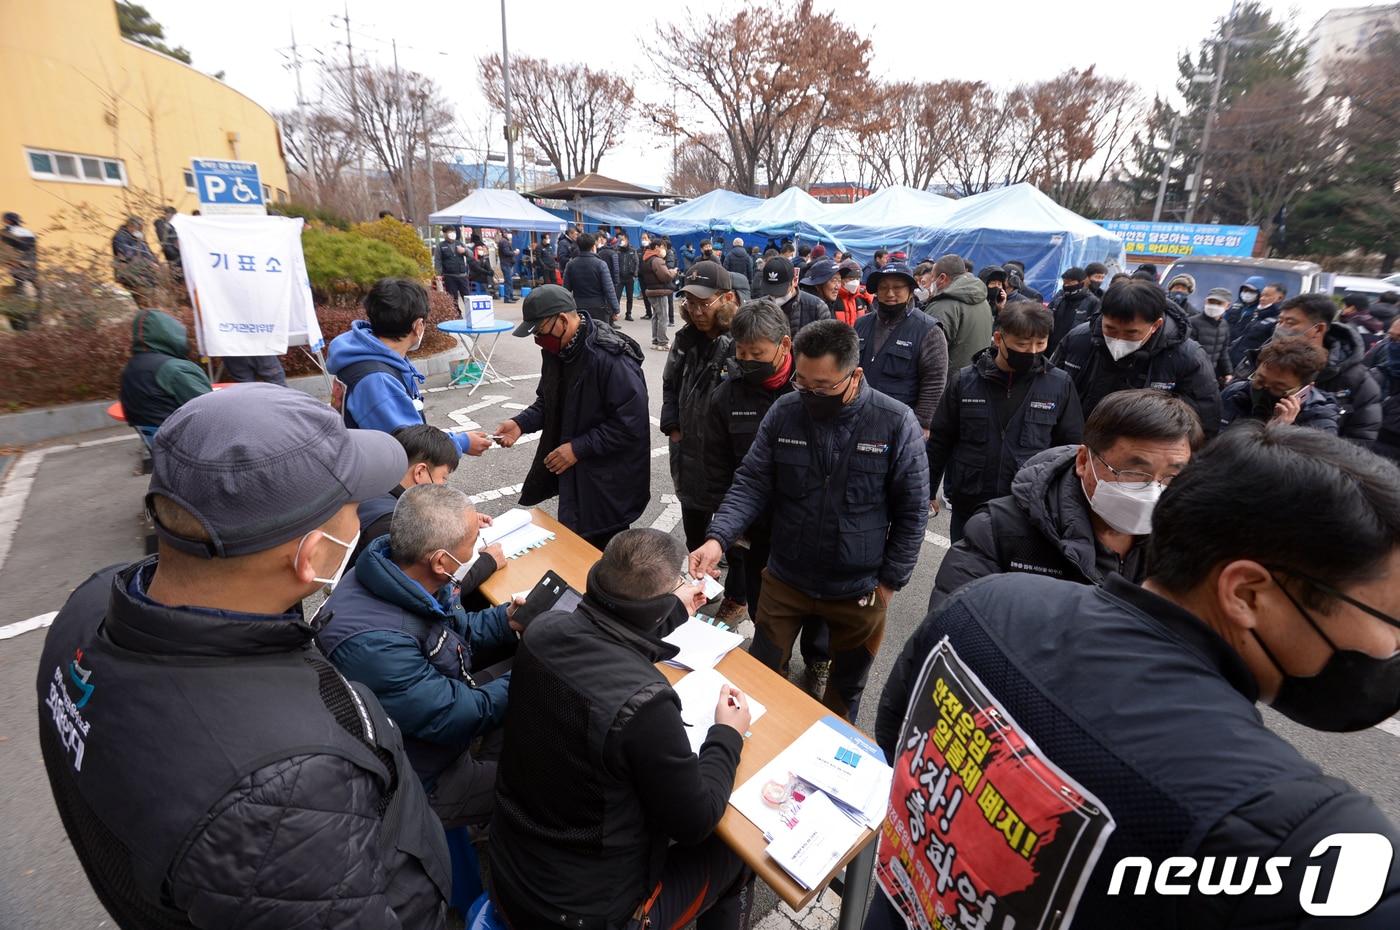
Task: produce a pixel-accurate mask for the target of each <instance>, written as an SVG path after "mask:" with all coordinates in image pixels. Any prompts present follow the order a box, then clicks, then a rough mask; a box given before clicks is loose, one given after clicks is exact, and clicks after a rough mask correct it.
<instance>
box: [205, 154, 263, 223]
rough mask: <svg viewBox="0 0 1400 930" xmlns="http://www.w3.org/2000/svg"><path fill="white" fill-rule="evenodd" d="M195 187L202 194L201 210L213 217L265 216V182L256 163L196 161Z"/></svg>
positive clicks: (216, 159) (213, 159) (219, 160)
mask: <svg viewBox="0 0 1400 930" xmlns="http://www.w3.org/2000/svg"><path fill="white" fill-rule="evenodd" d="M190 165H191V167H192V168H193V169H194V186H195V190H196V191H197V192H198V194H199V209H200V211H201V212H202V213H205V214H207V215H209V216H216V215H218V214H229V213H234V214H238V213H242V214H253V215H257V216H263V215H266V213H267V206H266V205H265V204H264V203H263V195H262V179H261V177H260V176H259V175H258V166H257V163H256V162H251V161H224V160H222V159H218V158H195V159H193V160H191V162H190Z"/></svg>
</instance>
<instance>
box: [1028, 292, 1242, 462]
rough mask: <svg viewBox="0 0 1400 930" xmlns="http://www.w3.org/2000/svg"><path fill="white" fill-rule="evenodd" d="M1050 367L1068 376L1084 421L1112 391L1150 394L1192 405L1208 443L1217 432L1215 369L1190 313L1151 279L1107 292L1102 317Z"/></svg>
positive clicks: (1062, 348) (1084, 326)
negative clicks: (1162, 393)
mask: <svg viewBox="0 0 1400 930" xmlns="http://www.w3.org/2000/svg"><path fill="white" fill-rule="evenodd" d="M1051 362H1052V363H1053V364H1054V365H1055V366H1056V367H1059V368H1063V369H1064V370H1065V371H1067V372H1069V376H1070V378H1072V379H1073V380H1074V386H1075V388H1076V389H1077V390H1078V391H1079V400H1080V402H1081V403H1082V404H1083V405H1084V415H1085V416H1086V417H1087V416H1088V415H1089V414H1091V413H1093V412H1094V408H1095V407H1097V406H1098V405H1099V403H1100V402H1101V401H1102V400H1103V399H1104V398H1105V397H1107V396H1108V395H1110V394H1112V393H1113V392H1115V391H1126V390H1131V389H1135V388H1153V389H1156V390H1160V391H1166V392H1167V393H1169V394H1174V395H1176V396H1177V397H1180V398H1181V399H1183V400H1185V401H1186V402H1187V403H1189V404H1190V405H1191V406H1192V407H1194V408H1195V410H1196V414H1197V416H1199V417H1200V418H1201V423H1202V424H1204V427H1205V431H1206V436H1207V438H1209V437H1210V436H1213V435H1215V434H1216V433H1217V432H1219V428H1220V386H1219V384H1217V382H1216V378H1215V370H1214V369H1213V368H1212V366H1211V363H1210V361H1209V360H1208V359H1207V358H1206V355H1205V352H1203V351H1202V350H1201V346H1200V344H1199V343H1197V342H1196V340H1194V339H1192V338H1191V327H1190V323H1189V322H1188V320H1187V318H1186V311H1184V310H1182V309H1181V308H1180V307H1178V306H1177V305H1176V304H1175V303H1173V302H1171V301H1170V300H1167V297H1166V295H1165V294H1163V293H1162V289H1161V288H1159V287H1157V285H1156V284H1153V283H1152V282H1151V281H1143V280H1135V279H1129V280H1126V281H1120V282H1118V283H1117V284H1115V285H1113V286H1112V287H1110V288H1109V289H1108V291H1107V292H1106V293H1105V294H1104V297H1103V304H1102V307H1101V308H1100V312H1099V315H1098V316H1096V317H1094V318H1093V319H1092V320H1089V321H1087V322H1085V323H1080V324H1079V325H1078V326H1076V327H1075V328H1074V329H1072V330H1070V331H1069V333H1068V334H1066V336H1065V337H1064V339H1063V340H1061V341H1060V344H1059V345H1058V346H1056V347H1055V353H1054V356H1053V357H1052V358H1051Z"/></svg>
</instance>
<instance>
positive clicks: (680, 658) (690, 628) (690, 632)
mask: <svg viewBox="0 0 1400 930" xmlns="http://www.w3.org/2000/svg"><path fill="white" fill-rule="evenodd" d="M743 641H744V637H742V636H740V635H739V634H738V633H730V632H726V631H724V630H721V629H720V628H719V627H717V626H715V625H714V624H712V623H706V622H705V621H704V620H702V619H701V618H699V617H691V618H690V619H689V620H687V621H686V622H685V623H682V624H681V625H680V626H678V627H676V629H675V630H674V631H673V632H672V633H671V635H670V636H667V637H666V638H665V639H664V640H662V642H667V643H670V644H671V645H673V646H675V647H676V648H677V649H679V650H680V652H678V653H676V657H675V658H674V659H667V660H666V664H667V665H674V666H675V667H676V668H688V669H692V670H694V671H701V670H703V669H707V668H714V667H715V666H716V665H717V664H719V660H720V659H723V658H724V657H725V656H726V655H728V654H729V651H730V650H731V649H733V648H734V647H735V646H737V645H739V644H740V643H742V642H743Z"/></svg>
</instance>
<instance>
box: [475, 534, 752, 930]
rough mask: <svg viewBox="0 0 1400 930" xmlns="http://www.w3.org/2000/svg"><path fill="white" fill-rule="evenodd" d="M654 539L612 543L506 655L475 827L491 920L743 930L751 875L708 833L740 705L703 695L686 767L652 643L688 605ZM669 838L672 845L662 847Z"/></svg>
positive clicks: (690, 600)
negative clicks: (704, 729) (502, 705)
mask: <svg viewBox="0 0 1400 930" xmlns="http://www.w3.org/2000/svg"><path fill="white" fill-rule="evenodd" d="M684 569H685V550H684V548H683V547H682V546H681V545H680V542H679V541H678V540H676V539H675V538H674V537H672V536H671V535H670V534H669V533H663V532H661V531H660V530H653V529H636V530H626V531H624V532H622V533H619V534H618V535H617V536H616V537H615V538H614V539H613V540H612V542H610V543H609V544H608V547H607V549H605V550H604V552H603V557H602V558H601V559H599V560H598V562H597V564H595V565H594V566H593V568H592V569H591V570H590V571H589V573H588V593H587V594H585V595H584V597H583V602H582V603H581V604H580V605H579V606H578V608H577V609H576V610H574V611H573V612H572V613H564V612H563V611H551V612H548V613H544V614H541V615H540V616H539V617H537V618H536V619H535V620H534V621H533V622H532V623H531V624H530V626H529V628H528V629H527V630H526V632H525V637H524V639H523V640H522V641H521V645H520V651H519V652H518V654H517V655H516V658H515V668H514V673H513V680H512V682H511V703H510V708H509V710H508V711H507V713H506V726H505V748H504V749H503V750H502V753H501V760H500V768H499V770H498V776H497V779H496V815H495V817H494V818H493V819H492V821H491V834H492V842H491V853H490V854H491V879H492V886H493V887H492V890H491V893H492V898H493V899H494V900H495V902H496V906H497V907H499V908H500V909H501V911H502V912H503V913H504V915H505V917H506V920H507V923H508V924H509V925H510V926H512V927H516V928H535V927H540V926H560V925H562V926H565V927H621V926H623V925H624V924H626V922H627V921H628V920H629V918H635V919H637V921H638V924H637V925H639V926H646V925H647V924H646V921H647V920H649V921H650V923H651V924H652V925H653V926H656V927H664V928H670V927H676V926H680V925H682V924H684V923H688V922H689V920H691V919H692V918H694V917H696V915H698V916H699V919H698V921H697V924H696V926H697V927H699V928H700V930H734V928H738V927H740V926H746V925H747V919H746V915H745V914H744V911H745V910H746V909H747V905H748V902H749V899H750V896H751V894H750V893H751V890H752V878H751V875H750V873H749V871H748V870H747V869H746V868H745V867H744V864H743V863H742V862H741V861H740V859H739V857H738V856H736V855H735V854H734V853H733V852H732V851H730V849H729V847H727V846H726V845H725V844H724V843H723V842H722V841H721V840H720V839H719V837H717V836H715V835H714V829H715V827H716V826H717V825H718V824H719V820H720V817H722V816H723V815H724V811H725V807H726V806H727V805H728V803H729V795H730V793H731V792H732V791H733V790H734V772H735V770H736V769H737V768H738V765H739V752H740V750H741V749H742V748H743V745H744V739H743V734H744V733H745V732H746V731H747V730H748V728H749V723H750V720H749V705H748V701H747V699H746V698H745V697H744V695H743V694H742V693H741V692H739V691H738V690H736V689H733V688H726V689H725V690H724V692H723V693H721V694H720V695H718V698H719V703H718V706H716V708H715V725H714V726H712V727H710V729H709V733H708V734H707V736H706V738H705V742H704V744H703V745H702V746H701V747H700V754H699V756H698V757H697V756H696V754H695V753H693V752H691V750H690V740H689V738H688V737H687V736H686V729H685V728H686V725H685V723H684V721H683V720H682V718H681V707H680V701H679V699H678V698H677V697H676V693H675V691H673V690H672V689H671V686H670V685H669V684H667V682H666V679H665V677H664V676H662V674H661V673H660V672H659V671H658V670H657V668H656V665H655V663H656V662H660V661H662V660H664V659H668V658H671V657H672V656H674V655H675V654H676V652H677V649H676V647H675V646H672V645H670V644H668V643H663V642H662V641H661V640H660V639H659V638H658V633H659V628H661V627H663V626H666V627H674V626H675V625H677V624H678V623H680V622H684V620H685V618H686V617H687V616H688V615H689V614H690V613H691V612H692V611H694V610H695V609H696V608H698V607H699V606H700V605H701V604H703V603H704V602H705V597H704V594H703V593H701V590H700V587H699V586H698V585H694V584H690V583H687V582H686V581H685V579H684V578H682V577H681V572H682V571H684ZM673 841H674V843H675V845H670V844H671V843H672V842H673Z"/></svg>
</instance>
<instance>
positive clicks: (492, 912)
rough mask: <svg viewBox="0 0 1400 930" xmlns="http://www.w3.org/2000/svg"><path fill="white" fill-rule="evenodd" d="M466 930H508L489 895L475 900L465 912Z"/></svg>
mask: <svg viewBox="0 0 1400 930" xmlns="http://www.w3.org/2000/svg"><path fill="white" fill-rule="evenodd" d="M467 930H509V928H508V927H507V926H506V922H505V921H504V920H502V919H501V915H500V912H498V911H497V910H496V905H495V904H492V903H491V896H490V895H489V894H483V895H482V896H481V897H479V898H477V899H476V901H475V902H474V903H473V904H472V906H471V910H469V911H468V912H467Z"/></svg>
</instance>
